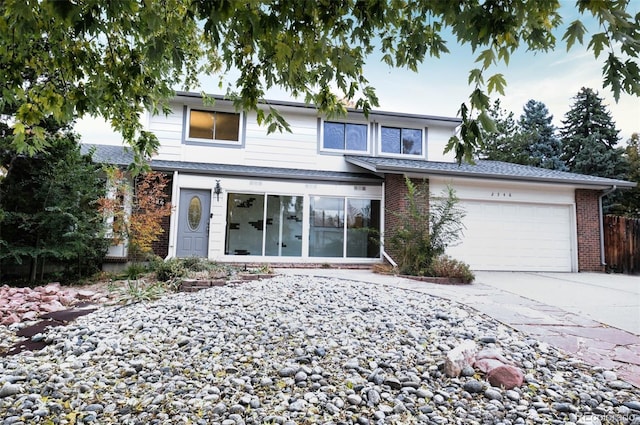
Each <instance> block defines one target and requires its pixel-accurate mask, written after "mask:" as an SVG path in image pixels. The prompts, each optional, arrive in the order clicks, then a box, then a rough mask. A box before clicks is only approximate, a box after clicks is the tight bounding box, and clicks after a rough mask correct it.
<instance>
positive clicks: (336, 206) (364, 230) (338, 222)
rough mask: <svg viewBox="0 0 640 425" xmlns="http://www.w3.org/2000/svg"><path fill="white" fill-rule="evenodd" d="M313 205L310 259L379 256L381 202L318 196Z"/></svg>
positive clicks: (311, 208)
mask: <svg viewBox="0 0 640 425" xmlns="http://www.w3.org/2000/svg"><path fill="white" fill-rule="evenodd" d="M310 202H311V205H310V210H309V214H310V217H309V256H310V257H349V258H378V257H379V256H380V244H379V242H378V241H379V236H380V235H379V233H380V201H378V200H369V199H350V198H346V199H345V198H332V197H321V196H316V197H313V198H311V201H310ZM345 217H346V219H345ZM345 252H346V255H345Z"/></svg>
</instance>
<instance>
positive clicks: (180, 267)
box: [151, 258, 188, 282]
mask: <svg viewBox="0 0 640 425" xmlns="http://www.w3.org/2000/svg"><path fill="white" fill-rule="evenodd" d="M151 266H152V270H153V271H154V272H155V273H156V278H157V279H158V280H159V281H161V282H168V281H170V280H173V279H177V278H180V277H184V276H186V275H187V271H188V270H187V268H186V267H185V266H184V262H183V260H181V259H179V258H171V259H169V260H167V261H162V260H161V259H157V260H155V261H153V262H152V263H151Z"/></svg>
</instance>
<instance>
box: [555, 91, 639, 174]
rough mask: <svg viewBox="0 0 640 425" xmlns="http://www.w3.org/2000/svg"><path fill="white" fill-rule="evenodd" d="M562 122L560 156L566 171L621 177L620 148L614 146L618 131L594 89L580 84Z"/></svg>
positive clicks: (623, 171) (621, 153) (622, 171)
mask: <svg viewBox="0 0 640 425" xmlns="http://www.w3.org/2000/svg"><path fill="white" fill-rule="evenodd" d="M562 124H563V127H562V129H561V130H560V134H561V137H562V144H563V157H562V158H563V160H564V161H565V163H566V164H567V166H568V167H569V170H570V171H572V172H575V173H580V174H587V175H592V176H599V177H608V178H614V179H620V178H624V175H625V169H626V166H625V161H624V159H623V154H624V150H623V149H622V148H617V147H616V144H617V143H618V140H619V137H618V133H619V131H618V130H617V129H616V128H615V123H614V122H613V119H612V118H611V114H610V113H609V111H608V110H607V108H606V106H605V105H603V103H602V98H601V97H599V96H598V94H597V93H596V92H594V91H593V90H591V89H589V88H584V87H583V88H582V89H581V90H580V91H579V92H578V94H577V95H576V96H575V97H574V103H573V106H572V107H571V109H570V110H569V112H567V113H566V114H565V119H564V120H563V121H562Z"/></svg>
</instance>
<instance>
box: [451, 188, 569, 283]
mask: <svg viewBox="0 0 640 425" xmlns="http://www.w3.org/2000/svg"><path fill="white" fill-rule="evenodd" d="M460 206H461V207H462V208H463V209H464V210H465V211H466V214H467V215H466V217H465V218H464V224H465V226H466V229H465V230H464V236H463V241H462V243H461V244H460V245H458V246H455V247H450V248H449V249H448V250H447V253H448V254H450V255H451V256H452V257H454V258H456V259H459V260H462V261H465V262H466V263H468V264H469V265H470V266H471V268H472V269H474V270H505V271H563V272H570V271H572V267H571V265H572V258H573V255H572V232H573V230H572V229H573V228H574V226H573V224H572V220H571V217H572V215H571V207H570V206H568V205H548V204H526V203H508V202H484V201H461V202H460Z"/></svg>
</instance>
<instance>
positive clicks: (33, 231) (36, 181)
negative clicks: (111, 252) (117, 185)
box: [0, 125, 107, 281]
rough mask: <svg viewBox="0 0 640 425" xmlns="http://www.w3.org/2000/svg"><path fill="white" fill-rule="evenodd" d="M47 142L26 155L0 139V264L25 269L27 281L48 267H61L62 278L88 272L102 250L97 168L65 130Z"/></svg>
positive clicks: (100, 182) (101, 183) (101, 182)
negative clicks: (44, 147)
mask: <svg viewBox="0 0 640 425" xmlns="http://www.w3.org/2000/svg"><path fill="white" fill-rule="evenodd" d="M2 127H3V130H4V131H3V134H4V135H6V134H7V127H6V125H5V126H2ZM49 128H50V133H54V131H56V130H55V127H52V126H49ZM47 144H48V146H49V148H48V150H47V152H40V153H38V154H37V155H35V156H32V157H28V156H25V155H22V154H16V152H15V151H14V150H12V149H10V148H9V147H8V141H7V138H6V137H5V138H1V139H0V163H1V164H2V167H3V170H4V177H3V178H1V179H0V262H1V264H2V266H3V270H5V271H7V270H8V269H11V270H9V271H10V272H11V273H12V274H13V273H18V272H21V270H24V268H25V267H26V269H28V270H29V272H28V275H27V276H28V278H29V279H30V280H31V281H34V280H36V279H38V272H39V273H40V276H39V278H40V279H41V278H42V276H43V274H44V272H45V269H46V267H47V266H55V267H57V268H60V267H63V268H64V276H63V277H64V278H77V277H80V276H82V275H87V274H90V273H93V272H94V271H96V270H97V267H98V266H99V265H100V261H101V259H102V257H103V256H104V254H105V252H106V248H107V245H106V243H105V241H104V239H103V238H102V237H101V234H102V230H103V224H102V216H101V215H100V214H99V213H98V210H97V207H96V203H95V202H96V200H97V199H98V198H99V197H100V196H103V194H104V180H103V179H102V177H101V172H100V170H99V168H98V167H96V166H95V165H94V164H92V162H91V158H90V157H89V156H83V155H81V154H80V148H79V146H78V141H77V135H75V134H73V133H71V132H70V130H69V129H68V128H62V129H58V130H57V133H56V136H53V137H49V138H48V139H47ZM21 265H24V266H25V267H19V266H21Z"/></svg>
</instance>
